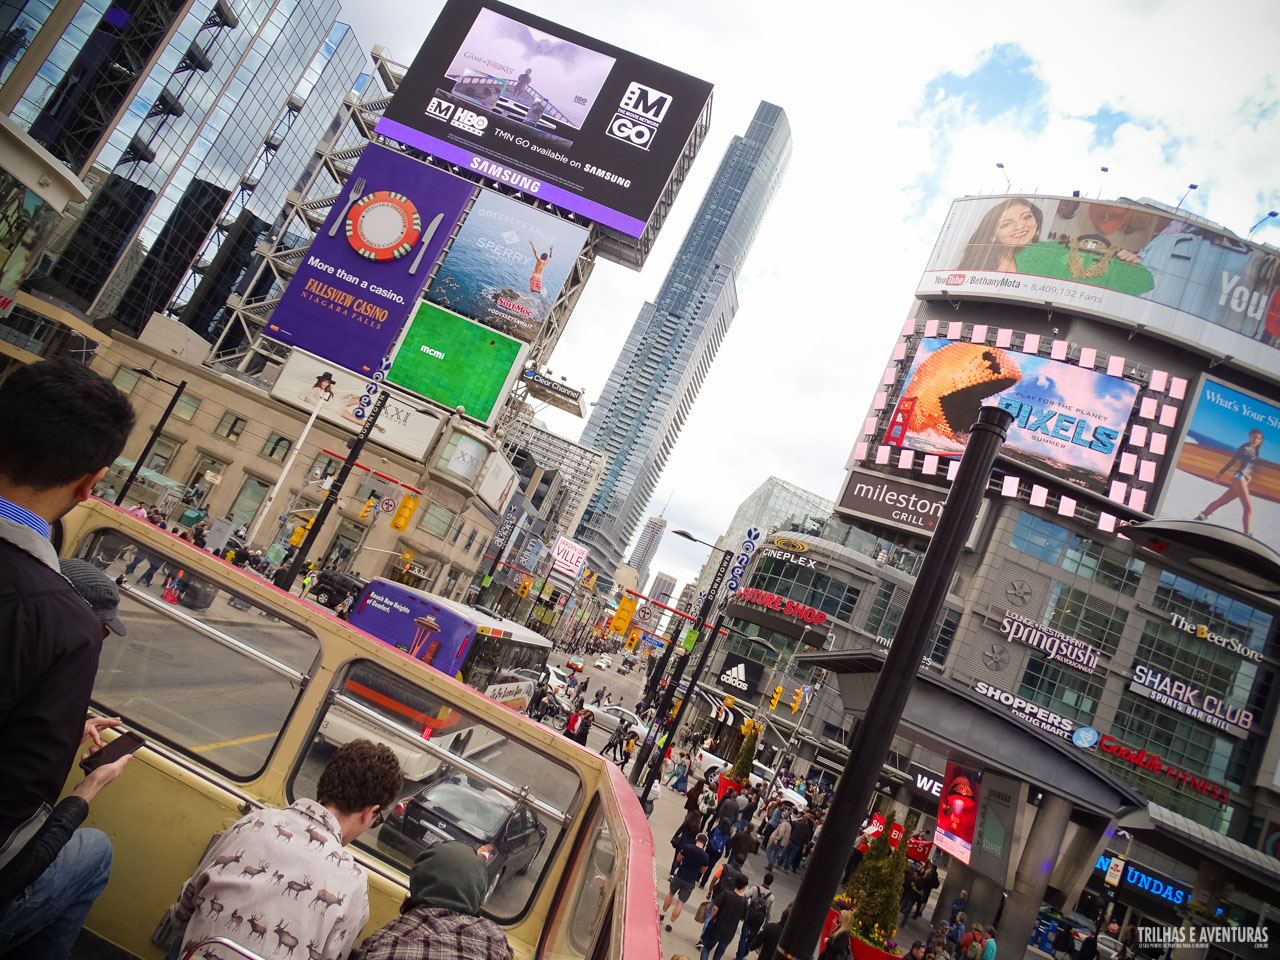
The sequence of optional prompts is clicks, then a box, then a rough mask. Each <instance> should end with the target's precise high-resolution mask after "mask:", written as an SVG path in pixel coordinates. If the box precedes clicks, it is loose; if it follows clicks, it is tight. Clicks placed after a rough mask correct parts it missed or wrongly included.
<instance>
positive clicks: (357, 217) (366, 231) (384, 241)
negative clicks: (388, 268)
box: [347, 190, 422, 262]
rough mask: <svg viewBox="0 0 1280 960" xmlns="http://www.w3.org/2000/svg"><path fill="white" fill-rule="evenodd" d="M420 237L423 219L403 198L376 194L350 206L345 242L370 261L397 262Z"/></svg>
mask: <svg viewBox="0 0 1280 960" xmlns="http://www.w3.org/2000/svg"><path fill="white" fill-rule="evenodd" d="M421 236H422V217H421V216H420V215H419V214H418V208H417V207H415V206H414V205H413V202H412V201H411V200H410V199H409V198H408V197H406V196H404V195H403V194H399V193H393V192H391V191H390V190H375V191H374V192H373V193H367V194H365V195H364V196H363V197H361V198H360V199H359V200H357V201H356V202H355V203H354V204H352V205H351V210H350V211H349V212H348V213H347V241H348V242H349V243H350V244H351V246H352V248H353V249H354V250H355V252H356V253H358V254H360V256H362V257H365V258H366V259H369V260H374V261H379V262H382V261H387V260H398V259H400V258H401V257H403V256H404V255H405V254H406V253H408V252H409V251H410V250H412V249H413V247H414V244H416V243H417V242H418V238H419V237H421Z"/></svg>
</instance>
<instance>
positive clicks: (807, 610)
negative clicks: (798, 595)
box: [736, 587, 827, 627]
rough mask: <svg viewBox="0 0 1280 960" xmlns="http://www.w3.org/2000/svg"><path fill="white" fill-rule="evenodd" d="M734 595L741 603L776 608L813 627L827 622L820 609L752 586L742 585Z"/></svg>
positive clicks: (770, 608)
mask: <svg viewBox="0 0 1280 960" xmlns="http://www.w3.org/2000/svg"><path fill="white" fill-rule="evenodd" d="M736 596H737V598H738V600H739V602H741V603H754V604H756V605H757V606H760V607H765V608H766V609H769V610H777V611H778V612H779V613H783V614H786V615H787V616H788V617H795V618H796V619H797V620H803V621H804V622H805V623H811V624H813V625H814V626H815V627H816V626H817V625H818V624H820V623H826V622H827V615H826V614H825V613H823V612H822V611H821V610H815V609H814V608H813V607H806V606H805V605H804V604H803V603H796V602H795V601H794V600H788V599H787V598H786V597H780V596H778V595H777V594H776V593H765V591H763V590H757V589H755V588H754V587H743V588H742V589H741V590H739V591H738V592H737V594H736Z"/></svg>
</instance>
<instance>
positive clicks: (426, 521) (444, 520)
mask: <svg viewBox="0 0 1280 960" xmlns="http://www.w3.org/2000/svg"><path fill="white" fill-rule="evenodd" d="M452 524H453V511H452V510H450V509H449V508H448V507H442V506H440V504H438V503H432V504H429V505H428V506H427V508H426V509H425V510H420V511H419V512H418V526H419V527H421V528H422V529H423V530H425V531H427V533H429V534H431V535H432V536H433V537H439V538H440V539H441V540H443V539H444V538H445V537H446V536H447V535H448V533H449V527H450V526H451V525H452Z"/></svg>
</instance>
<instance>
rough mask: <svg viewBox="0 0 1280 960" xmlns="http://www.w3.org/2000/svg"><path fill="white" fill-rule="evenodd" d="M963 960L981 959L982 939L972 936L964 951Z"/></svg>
mask: <svg viewBox="0 0 1280 960" xmlns="http://www.w3.org/2000/svg"><path fill="white" fill-rule="evenodd" d="M964 960H982V941H981V940H979V939H978V938H977V937H974V938H973V942H972V943H970V944H969V949H968V950H966V951H965V952H964Z"/></svg>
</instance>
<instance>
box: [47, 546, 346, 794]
mask: <svg viewBox="0 0 1280 960" xmlns="http://www.w3.org/2000/svg"><path fill="white" fill-rule="evenodd" d="M105 536H113V537H117V538H119V539H121V540H124V541H127V542H128V543H129V544H130V545H132V546H134V547H135V548H142V549H145V550H147V551H148V552H150V553H154V554H158V555H161V556H163V557H164V558H165V559H166V560H169V561H171V562H172V563H175V564H178V566H179V567H181V563H180V561H178V560H177V559H176V558H175V557H174V556H173V554H172V553H170V552H169V551H166V550H164V549H161V548H156V547H153V546H151V545H149V544H144V543H143V542H142V541H140V540H139V539H137V538H135V537H132V536H130V535H129V534H128V533H127V532H125V531H124V530H121V529H119V528H117V527H110V526H98V527H92V528H90V529H89V530H86V531H85V532H84V533H82V534H81V535H80V538H79V540H78V541H77V543H76V545H75V549H74V550H73V552H72V556H74V557H77V558H79V559H82V560H85V561H86V562H90V563H91V562H92V560H91V559H90V558H91V557H92V556H93V554H94V550H95V548H96V546H97V544H98V543H99V542H101V540H102V538H103V537H105ZM211 556H212V555H211ZM195 576H196V577H198V578H199V579H200V580H201V581H202V582H205V583H209V584H210V585H213V586H216V587H217V589H218V590H220V591H222V592H224V593H225V594H227V595H228V596H230V597H236V598H237V599H239V600H241V601H242V602H244V603H247V604H249V605H250V606H252V607H253V608H254V609H255V610H258V611H263V612H267V613H269V614H270V615H271V616H272V617H274V618H275V619H276V620H278V621H280V622H281V623H283V624H285V625H286V626H288V627H290V628H292V629H293V630H296V631H298V632H299V633H300V634H302V635H303V636H306V637H308V638H310V639H311V640H312V641H314V643H315V653H314V654H313V656H312V658H311V668H310V671H309V672H306V673H303V672H302V671H299V670H297V669H295V668H294V667H290V666H289V665H288V664H284V663H281V662H279V661H278V660H276V659H275V658H274V657H269V656H267V655H266V654H265V653H262V652H261V651H259V650H257V649H255V648H254V647H252V646H251V645H249V644H246V643H244V642H243V641H241V640H236V639H235V638H234V637H229V636H227V635H225V634H221V631H218V630H216V629H215V628H213V627H210V626H209V625H208V624H205V623H204V622H203V621H202V620H200V619H199V618H198V617H192V616H191V615H190V614H187V613H183V612H182V611H180V610H177V609H175V608H174V607H173V606H172V605H171V604H166V603H164V602H163V601H157V600H156V599H155V598H154V597H152V596H150V595H149V594H143V593H142V592H141V591H138V590H135V589H134V588H132V587H131V586H130V585H128V584H122V585H120V587H118V589H119V591H120V594H121V596H122V597H129V598H130V599H131V600H134V601H135V602H138V600H139V597H140V596H141V597H143V598H144V599H145V601H151V602H153V603H154V605H155V609H157V610H159V611H160V612H161V613H163V614H164V615H165V616H166V617H169V618H170V619H172V620H174V621H177V622H179V623H182V624H183V625H184V626H186V627H189V628H190V629H192V630H194V631H195V632H196V633H198V634H200V635H201V636H202V637H205V638H206V639H208V640H209V641H211V642H213V643H217V644H218V645H219V646H222V647H224V648H225V649H228V650H231V651H232V652H233V653H236V654H239V655H240V656H243V657H245V658H246V659H248V660H250V661H252V662H254V663H256V664H258V665H259V666H261V667H264V668H265V669H268V670H270V671H271V672H273V673H276V674H278V675H280V676H283V677H285V678H286V679H288V680H289V681H290V682H292V683H295V684H296V685H297V688H298V689H297V693H296V695H295V696H294V698H293V702H292V703H291V704H290V705H289V709H288V710H287V711H286V712H285V714H284V715H283V716H282V718H281V719H280V722H279V729H278V730H277V731H276V733H275V736H274V737H273V739H272V741H271V747H270V749H269V750H267V752H266V754H265V755H264V757H263V761H262V765H261V766H260V767H258V768H257V769H256V770H254V771H252V772H251V773H248V774H242V773H237V772H233V771H231V770H229V769H227V768H226V767H224V766H222V765H221V764H219V763H216V762H214V761H212V760H210V759H208V758H206V757H204V756H203V755H201V754H199V753H197V752H196V750H195V748H194V746H186V745H184V744H182V743H179V742H178V741H176V740H175V739H174V738H173V736H172V734H170V733H167V732H159V731H157V730H155V729H154V728H153V727H152V726H151V725H150V724H147V723H142V722H139V721H138V720H137V719H135V718H134V717H132V716H131V715H130V714H128V713H127V712H125V711H124V710H121V709H119V708H118V707H113V706H110V705H108V704H106V703H104V702H103V701H102V700H100V699H98V696H97V681H96V679H95V681H94V691H93V692H92V693H91V694H90V697H89V705H90V707H91V708H92V709H94V710H96V711H98V712H100V713H101V714H102V715H103V716H106V717H119V718H120V719H121V720H122V721H124V725H125V726H126V727H128V728H129V729H131V730H137V731H139V732H140V733H144V734H146V735H147V739H148V740H149V741H150V743H151V744H159V745H161V746H163V747H164V748H166V749H167V750H170V751H172V752H173V753H175V754H177V755H178V756H179V757H181V758H183V759H184V760H185V761H187V762H189V763H192V764H194V766H195V768H196V769H198V770H201V771H208V772H212V773H214V774H216V775H217V776H220V777H225V778H226V779H227V781H228V782H230V783H233V784H250V783H253V782H255V781H256V780H259V779H261V777H262V776H263V775H264V774H266V773H267V771H268V770H270V769H271V764H272V762H273V761H274V760H275V758H276V751H278V750H279V749H280V742H281V740H282V739H284V736H285V733H286V732H287V731H288V730H289V727H290V724H292V722H293V718H294V717H295V716H296V715H297V713H298V707H299V705H300V704H301V703H302V700H303V697H305V696H306V693H307V688H308V687H309V686H310V683H311V680H312V678H313V677H314V676H315V672H316V670H317V669H318V667H319V665H320V662H321V659H322V657H323V655H324V642H323V641H322V640H321V638H320V636H319V635H318V634H317V633H316V632H315V631H314V630H312V629H310V628H309V627H307V626H305V625H304V624H302V623H301V622H299V621H298V620H296V619H295V618H293V617H288V616H281V615H279V614H278V613H277V612H276V611H275V610H274V609H272V610H268V609H267V608H266V607H264V606H263V605H262V604H261V603H259V602H258V601H257V600H255V599H253V598H252V597H249V596H247V595H245V594H243V593H241V592H239V591H237V590H234V589H232V588H231V586H230V584H229V583H228V582H227V581H224V580H221V579H218V580H214V579H213V578H210V577H209V576H208V575H206V574H204V573H198V574H195ZM214 634H219V636H214Z"/></svg>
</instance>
